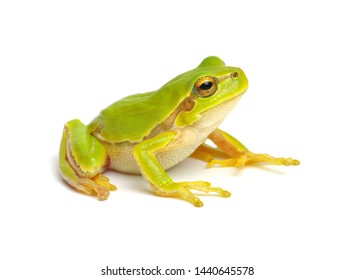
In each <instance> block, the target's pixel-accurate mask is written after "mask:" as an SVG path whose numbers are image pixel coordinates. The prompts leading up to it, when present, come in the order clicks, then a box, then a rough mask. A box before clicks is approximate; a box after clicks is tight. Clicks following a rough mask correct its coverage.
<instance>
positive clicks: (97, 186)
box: [72, 173, 117, 200]
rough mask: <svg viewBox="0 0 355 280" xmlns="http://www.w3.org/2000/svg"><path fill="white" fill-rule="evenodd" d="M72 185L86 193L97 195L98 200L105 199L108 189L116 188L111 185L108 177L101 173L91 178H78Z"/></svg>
mask: <svg viewBox="0 0 355 280" xmlns="http://www.w3.org/2000/svg"><path fill="white" fill-rule="evenodd" d="M72 185H73V186H74V187H75V188H76V189H78V190H80V191H82V192H84V193H86V194H89V195H95V196H97V198H98V200H106V199H107V198H108V197H109V195H110V191H115V190H117V187H116V186H114V185H112V184H111V183H110V182H109V179H108V178H107V177H105V176H104V175H102V174H101V173H99V174H97V175H96V176H95V177H93V178H78V180H77V182H76V183H74V184H72Z"/></svg>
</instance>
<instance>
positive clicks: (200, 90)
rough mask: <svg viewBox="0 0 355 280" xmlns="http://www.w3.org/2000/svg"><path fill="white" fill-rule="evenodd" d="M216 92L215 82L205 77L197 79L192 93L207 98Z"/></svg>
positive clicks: (213, 79)
mask: <svg viewBox="0 0 355 280" xmlns="http://www.w3.org/2000/svg"><path fill="white" fill-rule="evenodd" d="M216 91H217V81H216V79H215V78H214V77H210V76H205V77H201V78H199V79H198V80H197V81H196V83H195V86H194V89H193V92H194V93H195V94H196V95H197V96H199V97H209V96H211V95H213V94H214V93H215V92H216Z"/></svg>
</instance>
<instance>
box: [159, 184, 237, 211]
mask: <svg viewBox="0 0 355 280" xmlns="http://www.w3.org/2000/svg"><path fill="white" fill-rule="evenodd" d="M153 189H154V191H155V192H156V193H157V194H158V195H160V196H170V197H178V198H181V199H184V200H186V201H188V202H190V203H192V204H193V205H194V206H196V207H201V206H203V203H202V201H201V200H200V199H199V198H198V197H197V196H195V195H194V194H193V193H192V192H191V191H190V190H197V191H201V192H205V193H210V192H213V193H217V194H218V195H219V196H221V197H230V195H231V194H230V192H228V191H225V190H223V189H221V188H213V187H211V184H210V183H208V182H203V181H194V182H178V183H176V182H169V183H167V184H164V185H163V186H161V187H159V188H157V187H154V186H153Z"/></svg>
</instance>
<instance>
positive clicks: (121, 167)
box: [102, 97, 239, 174]
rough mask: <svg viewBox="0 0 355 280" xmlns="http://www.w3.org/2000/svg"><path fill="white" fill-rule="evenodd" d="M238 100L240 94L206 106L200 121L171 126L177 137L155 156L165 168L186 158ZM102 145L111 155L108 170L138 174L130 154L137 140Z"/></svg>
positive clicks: (137, 168) (216, 126)
mask: <svg viewBox="0 0 355 280" xmlns="http://www.w3.org/2000/svg"><path fill="white" fill-rule="evenodd" d="M238 100H239V97H236V98H233V99H231V100H229V101H226V102H224V103H222V104H220V105H218V106H216V107H214V108H212V109H209V110H208V111H206V112H205V113H202V114H201V119H200V120H198V121H196V122H195V123H193V124H192V125H190V126H186V127H183V128H178V127H173V128H172V129H171V130H174V131H176V132H177V135H176V137H175V138H174V139H173V140H172V141H171V142H170V143H169V144H168V145H167V146H166V147H164V148H163V149H162V150H161V151H157V152H155V156H156V159H157V160H158V162H159V163H160V165H161V166H162V167H163V168H164V170H167V169H169V168H171V167H173V166H174V165H176V164H178V163H179V162H181V161H182V160H183V159H185V158H187V157H189V156H190V155H191V154H192V153H193V152H194V151H195V150H196V149H197V147H198V146H200V145H201V144H202V143H204V142H205V141H206V139H207V137H208V135H210V134H211V133H212V132H213V131H214V130H215V129H216V128H218V126H219V125H220V123H221V122H222V121H223V119H224V118H225V117H226V116H227V114H228V113H229V112H230V111H231V110H232V109H233V107H234V106H235V105H236V103H237V101H238ZM133 129H134V128H133ZM102 144H103V145H104V146H105V149H106V151H107V153H108V156H109V158H110V165H109V168H110V169H113V170H117V171H119V172H124V173H131V174H140V170H139V167H138V164H137V162H136V160H135V159H134V157H133V155H132V151H133V148H134V146H135V145H136V143H129V142H123V143H118V144H112V143H107V142H102Z"/></svg>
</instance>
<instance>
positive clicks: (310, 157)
mask: <svg viewBox="0 0 355 280" xmlns="http://www.w3.org/2000/svg"><path fill="white" fill-rule="evenodd" d="M354 26H355V19H354V8H353V5H351V1H342V0H337V1H301V0H298V1H274V0H269V1H236V0H235V1H223V0H219V1H208V0H204V1H182V0H180V1H153V0H150V1H131V2H128V1H73V0H71V1H23V2H20V1H2V2H1V4H0V40H1V43H0V93H1V101H0V102H1V110H0V114H1V139H0V141H1V161H0V165H1V198H0V200H1V202H0V208H1V209H0V217H1V230H0V246H1V247H0V248H1V249H0V256H1V262H0V278H1V279H104V278H107V276H101V275H100V273H101V269H102V268H105V266H106V265H107V266H110V267H111V268H117V267H123V266H124V267H126V268H140V267H142V266H144V267H146V268H151V267H155V266H156V265H159V266H160V267H162V268H163V269H164V268H185V269H186V270H188V269H190V270H191V273H190V277H188V276H185V277H181V276H180V277H164V279H165V278H166V279H195V278H196V279H199V278H201V279H204V278H205V277H203V276H193V272H194V268H195V267H196V266H199V267H203V266H207V267H208V266H218V267H220V266H224V267H226V266H253V267H255V275H254V276H249V277H242V278H241V279H355V271H354V259H355V256H354V251H355V244H354V236H355V230H354V213H355V206H354V205H355V204H354V198H355V197H354V194H355V191H354V189H355V184H354V181H355V180H354V157H355V148H354V146H355V145H354V143H355V141H354V140H355V137H354V134H353V130H354V117H355V116H354V115H355V114H354V99H353V96H354V95H355V86H354V76H355V75H354V74H355V71H354V69H355V68H354V65H355V55H354V50H355V43H354ZM208 55H218V56H220V57H221V58H222V59H223V60H224V61H225V62H226V64H228V65H232V66H239V67H241V68H242V69H243V70H244V71H245V73H246V74H247V76H248V79H249V84H250V87H249V90H248V92H247V93H246V94H245V96H244V97H243V98H242V100H241V101H240V103H239V104H238V106H237V108H236V109H235V110H234V111H233V112H231V114H230V115H229V116H228V118H227V119H226V120H225V121H224V123H223V125H222V129H224V130H227V131H228V132H230V133H231V134H233V135H234V136H236V137H237V138H238V139H240V140H241V141H242V142H243V143H244V144H246V145H247V146H248V147H249V148H250V149H251V150H252V151H255V152H265V153H270V154H272V155H275V156H287V157H288V156H292V157H295V158H298V159H300V160H301V165H300V166H298V167H267V168H243V169H234V168H225V169H221V168H213V169H205V168H204V164H203V163H201V162H198V161H195V160H192V159H187V160H185V161H184V162H182V163H181V164H180V165H178V166H176V167H175V168H173V169H172V170H170V171H169V174H170V175H171V176H172V177H173V179H174V180H176V181H181V180H201V179H203V180H207V181H210V182H212V183H213V185H215V186H220V187H223V188H225V189H227V190H229V191H230V192H231V193H232V196H231V197H230V198H228V199H223V198H219V197H216V196H214V195H201V196H200V198H201V199H202V201H203V202H204V203H205V206H204V207H203V208H194V207H193V206H191V205H190V204H188V203H186V202H184V201H181V200H177V199H168V198H160V197H158V196H155V195H154V194H152V192H151V190H150V188H149V187H148V185H147V184H146V183H145V181H144V180H143V179H142V178H141V177H138V176H127V175H123V174H119V173H114V172H107V175H108V176H109V177H110V179H111V181H112V182H113V183H114V184H116V185H118V187H119V190H118V191H117V192H114V193H112V194H111V196H110V198H109V200H107V201H105V202H99V201H97V200H96V199H95V198H92V197H88V196H85V195H81V194H79V193H77V192H75V191H73V190H72V189H70V188H69V187H68V186H67V185H65V184H64V183H63V181H62V180H61V178H60V177H59V175H58V171H57V169H58V164H57V161H58V159H57V152H58V149H59V141H60V137H61V132H62V128H63V125H64V123H65V122H66V121H68V120H70V119H73V118H80V119H81V120H82V121H83V122H84V123H88V122H89V121H91V119H92V118H94V117H95V116H96V115H97V114H98V112H99V111H100V110H101V109H103V108H104V107H106V106H108V105H109V104H110V103H112V102H114V101H116V100H117V99H119V98H121V97H123V96H125V95H128V94H132V93H136V92H145V91H149V90H154V89H157V88H159V87H160V86H161V85H162V84H164V83H165V82H167V81H168V80H169V79H171V78H173V77H174V76H175V75H177V74H180V73H182V72H184V71H187V70H189V69H192V68H194V67H195V66H197V65H198V64H199V63H200V61H201V60H202V59H203V58H204V57H205V56H208ZM132 129H134V128H132ZM116 277H117V276H116ZM116 277H115V276H112V277H110V279H111V278H112V279H114V278H116ZM236 277H237V276H229V277H226V276H224V277H215V278H216V279H224V278H226V279H235V278H236ZM120 278H121V279H151V278H153V277H143V278H142V277H134V276H126V277H124V276H121V277H120ZM207 278H208V277H207ZM210 278H212V277H210Z"/></svg>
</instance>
